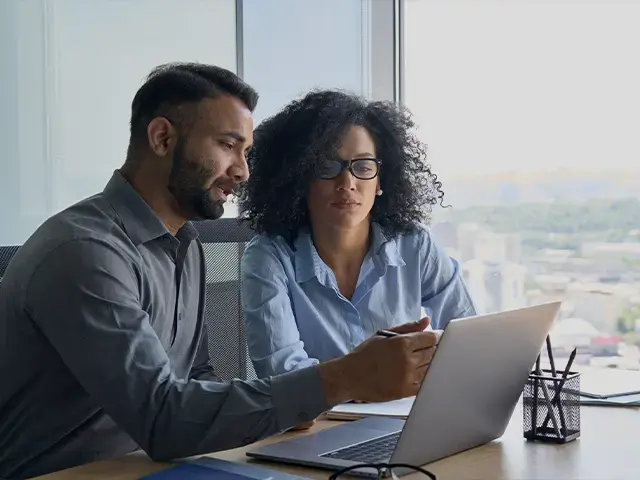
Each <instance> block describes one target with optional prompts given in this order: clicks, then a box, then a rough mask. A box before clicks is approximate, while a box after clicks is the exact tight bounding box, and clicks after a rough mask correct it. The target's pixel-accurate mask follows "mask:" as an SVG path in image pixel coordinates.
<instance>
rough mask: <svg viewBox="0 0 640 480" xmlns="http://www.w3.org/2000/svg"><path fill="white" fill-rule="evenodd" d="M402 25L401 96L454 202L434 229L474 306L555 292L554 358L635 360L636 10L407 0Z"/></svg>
mask: <svg viewBox="0 0 640 480" xmlns="http://www.w3.org/2000/svg"><path fill="white" fill-rule="evenodd" d="M403 22H404V23H403V25H404V30H403V35H404V37H403V40H404V42H403V44H404V50H403V53H404V65H403V66H404V75H403V79H402V80H403V86H404V101H405V103H406V104H407V106H408V107H409V108H410V109H411V110H412V111H413V112H414V115H415V119H416V121H417V123H418V124H419V127H420V128H419V136H420V137H421V139H422V140H423V141H424V142H425V143H427V144H428V146H429V163H430V164H431V165H432V166H433V170H434V172H436V173H437V174H438V175H439V178H440V179H441V180H442V182H443V189H444V191H445V200H446V202H445V203H448V204H451V205H452V207H453V208H450V209H437V210H436V211H435V213H434V219H433V222H432V225H433V230H434V235H435V236H436V238H438V239H439V241H440V242H441V243H443V244H444V245H445V246H446V247H447V248H448V249H449V250H450V252H451V255H452V256H454V257H456V258H458V259H459V260H460V261H461V263H462V265H463V268H464V276H465V278H466V279H467V282H468V284H469V288H470V290H471V291H472V292H473V294H474V296H475V299H476V300H477V301H478V306H479V308H480V309H481V310H483V311H485V312H490V311H495V310H500V309H505V308H513V307H520V306H525V305H528V304H535V303H540V302H544V301H551V300H556V299H562V300H563V308H562V311H561V314H560V316H559V318H558V321H557V324H556V327H555V329H554V332H552V337H551V338H552V340H553V342H554V344H555V345H554V346H555V348H556V349H557V350H558V353H557V354H558V355H562V354H563V353H564V354H568V353H569V351H570V350H571V349H572V348H573V347H574V346H577V347H579V350H580V351H581V352H584V353H581V354H580V355H579V358H578V359H577V360H576V361H577V362H578V363H581V364H583V365H591V366H608V367H618V368H629V369H636V370H638V369H640V363H639V361H638V358H639V356H640V353H639V349H638V346H639V345H640V335H639V334H638V330H637V325H640V321H639V320H640V162H638V159H639V158H640V143H639V142H638V141H637V136H638V132H639V131H640V117H639V116H638V114H637V112H638V111H640V89H638V85H639V84H640V70H639V69H638V68H637V65H636V64H637V62H635V61H634V59H635V58H636V57H637V45H638V44H640V31H639V30H638V28H637V25H638V23H639V22H640V4H637V3H635V2H604V1H603V2H573V1H568V0H559V1H554V2H540V1H536V0H516V1H512V2H502V1H497V0H495V1H494V0H486V1H482V2H471V1H462V0H452V1H446V2H444V1H442V2H436V1H433V2H423V1H420V0H406V1H405V3H404V17H403ZM603 345H604V346H606V348H605V347H603ZM603 358H606V360H603Z"/></svg>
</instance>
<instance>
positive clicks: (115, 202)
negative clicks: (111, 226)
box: [103, 170, 193, 246]
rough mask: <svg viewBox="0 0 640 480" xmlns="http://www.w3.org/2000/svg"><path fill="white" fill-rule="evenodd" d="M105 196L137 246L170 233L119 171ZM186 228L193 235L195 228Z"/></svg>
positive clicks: (111, 181) (106, 188) (106, 190)
mask: <svg viewBox="0 0 640 480" xmlns="http://www.w3.org/2000/svg"><path fill="white" fill-rule="evenodd" d="M103 195H104V197H105V198H106V199H107V201H108V202H109V203H110V204H111V206H112V207H113V209H114V210H115V211H116V213H117V214H118V216H119V217H120V220H121V221H122V224H123V226H124V229H125V231H126V232H127V235H128V236H129V238H131V241H132V242H133V243H134V244H135V245H136V246H137V245H141V244H143V243H146V242H148V241H150V240H154V239H156V238H159V237H162V236H164V235H166V234H168V233H169V231H168V230H167V227H165V226H164V224H163V223H162V221H161V220H160V219H159V218H158V216H157V215H156V213H155V212H154V211H153V210H152V209H151V207H150V206H149V205H147V203H146V202H145V201H144V200H143V199H142V197H141V196H140V195H139V194H138V192H136V190H135V189H134V188H133V186H132V185H131V184H130V183H129V182H128V181H127V180H126V179H125V178H124V177H123V176H122V174H121V173H120V171H119V170H116V171H115V172H114V173H113V176H112V177H111V180H109V183H107V186H106V187H105V189H104V191H103ZM185 227H186V228H187V230H188V232H189V233H191V228H193V227H192V226H190V225H189V227H187V226H186V225H185ZM185 233H187V232H185ZM189 233H187V234H189Z"/></svg>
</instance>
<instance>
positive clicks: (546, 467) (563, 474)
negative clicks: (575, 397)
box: [39, 407, 640, 480]
mask: <svg viewBox="0 0 640 480" xmlns="http://www.w3.org/2000/svg"><path fill="white" fill-rule="evenodd" d="M581 416H582V419H581V426H582V436H581V438H580V439H578V440H576V441H574V442H572V443H570V444H567V445H563V446H556V445H546V444H539V443H529V442H527V441H526V440H524V438H523V437H522V413H521V408H520V407H518V408H517V409H516V411H515V413H514V416H513V418H512V420H511V423H510V424H509V427H508V428H507V431H506V432H505V434H504V435H503V436H502V437H501V438H500V439H498V440H496V441H494V442H491V443H489V444H487V445H484V446H481V447H478V448H475V449H472V450H469V451H467V452H463V453H459V454H457V455H453V456H451V457H448V458H445V459H442V460H439V461H437V462H434V463H432V464H430V465H428V466H427V468H428V469H429V470H430V471H432V472H433V473H435V474H436V475H437V477H438V480H471V479H473V480H498V479H505V480H516V479H517V480H521V479H522V480H524V479H527V480H537V479H540V480H542V479H544V480H549V479H581V480H587V479H594V480H595V479H598V480H602V479H607V480H612V479H615V480H627V479H628V480H637V479H638V478H640V473H638V472H639V471H640V467H639V466H638V465H640V461H639V460H638V459H639V456H640V442H639V441H638V432H639V431H640V409H636V408H619V407H583V408H582V411H581ZM336 424H337V422H330V421H326V420H323V421H320V422H318V425H316V427H314V429H316V430H317V429H320V428H329V427H332V426H335V425H336ZM292 435H296V434H286V435H283V436H280V437H276V438H271V439H268V440H265V441H264V442H273V441H278V440H279V439H282V438H284V437H288V436H292ZM245 451H246V448H239V449H235V450H229V451H226V452H221V453H218V454H216V455H212V456H215V457H218V458H223V459H226V460H233V461H238V462H246V461H248V460H247V457H246V456H245ZM252 462H253V461H252ZM255 463H256V464H258V463H259V464H260V465H263V466H266V467H267V468H271V469H273V470H280V471H283V472H289V473H296V474H298V475H301V476H304V477H309V478H313V479H325V480H326V479H327V478H328V476H329V472H327V471H322V470H315V469H308V468H300V467H291V466H286V465H282V464H276V463H263V462H255ZM169 466H170V464H157V463H153V462H151V460H150V459H149V458H148V457H147V456H146V455H145V454H143V453H134V454H131V455H127V456H125V457H122V458H120V459H116V460H110V461H104V462H96V463H92V464H89V465H84V466H82V467H77V468H74V469H70V470H65V471H62V472H58V473H54V474H49V475H46V476H43V477H39V478H40V479H43V480H44V479H47V480H81V479H82V480H97V479H103V478H104V479H112V480H134V479H138V478H140V477H141V476H144V475H148V474H151V473H153V472H157V471H160V470H163V469H165V468H168V467H169ZM404 478H406V479H407V480H409V479H413V478H415V479H418V478H423V477H419V476H416V475H410V476H407V477H404Z"/></svg>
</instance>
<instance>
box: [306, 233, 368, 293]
mask: <svg viewBox="0 0 640 480" xmlns="http://www.w3.org/2000/svg"><path fill="white" fill-rule="evenodd" d="M369 232H370V222H369V221H365V222H362V223H361V224H360V225H358V226H357V227H354V228H349V229H333V228H320V227H317V228H313V243H314V245H315V247H316V250H317V251H318V255H320V258H322V260H323V261H324V263H326V264H327V266H328V267H329V268H331V270H332V271H333V273H334V275H335V277H336V280H337V282H338V286H339V288H340V291H341V292H342V293H343V295H345V296H346V297H347V298H351V295H352V294H353V290H354V289H355V285H356V283H357V281H358V276H359V275H360V268H361V267H362V262H363V261H364V258H365V257H366V255H367V252H368V251H369V246H370V238H369V237H370V233H369Z"/></svg>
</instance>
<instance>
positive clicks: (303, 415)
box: [298, 412, 309, 422]
mask: <svg viewBox="0 0 640 480" xmlns="http://www.w3.org/2000/svg"><path fill="white" fill-rule="evenodd" d="M298 420H300V421H301V422H308V421H309V415H308V414H307V412H302V413H299V414H298Z"/></svg>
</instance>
